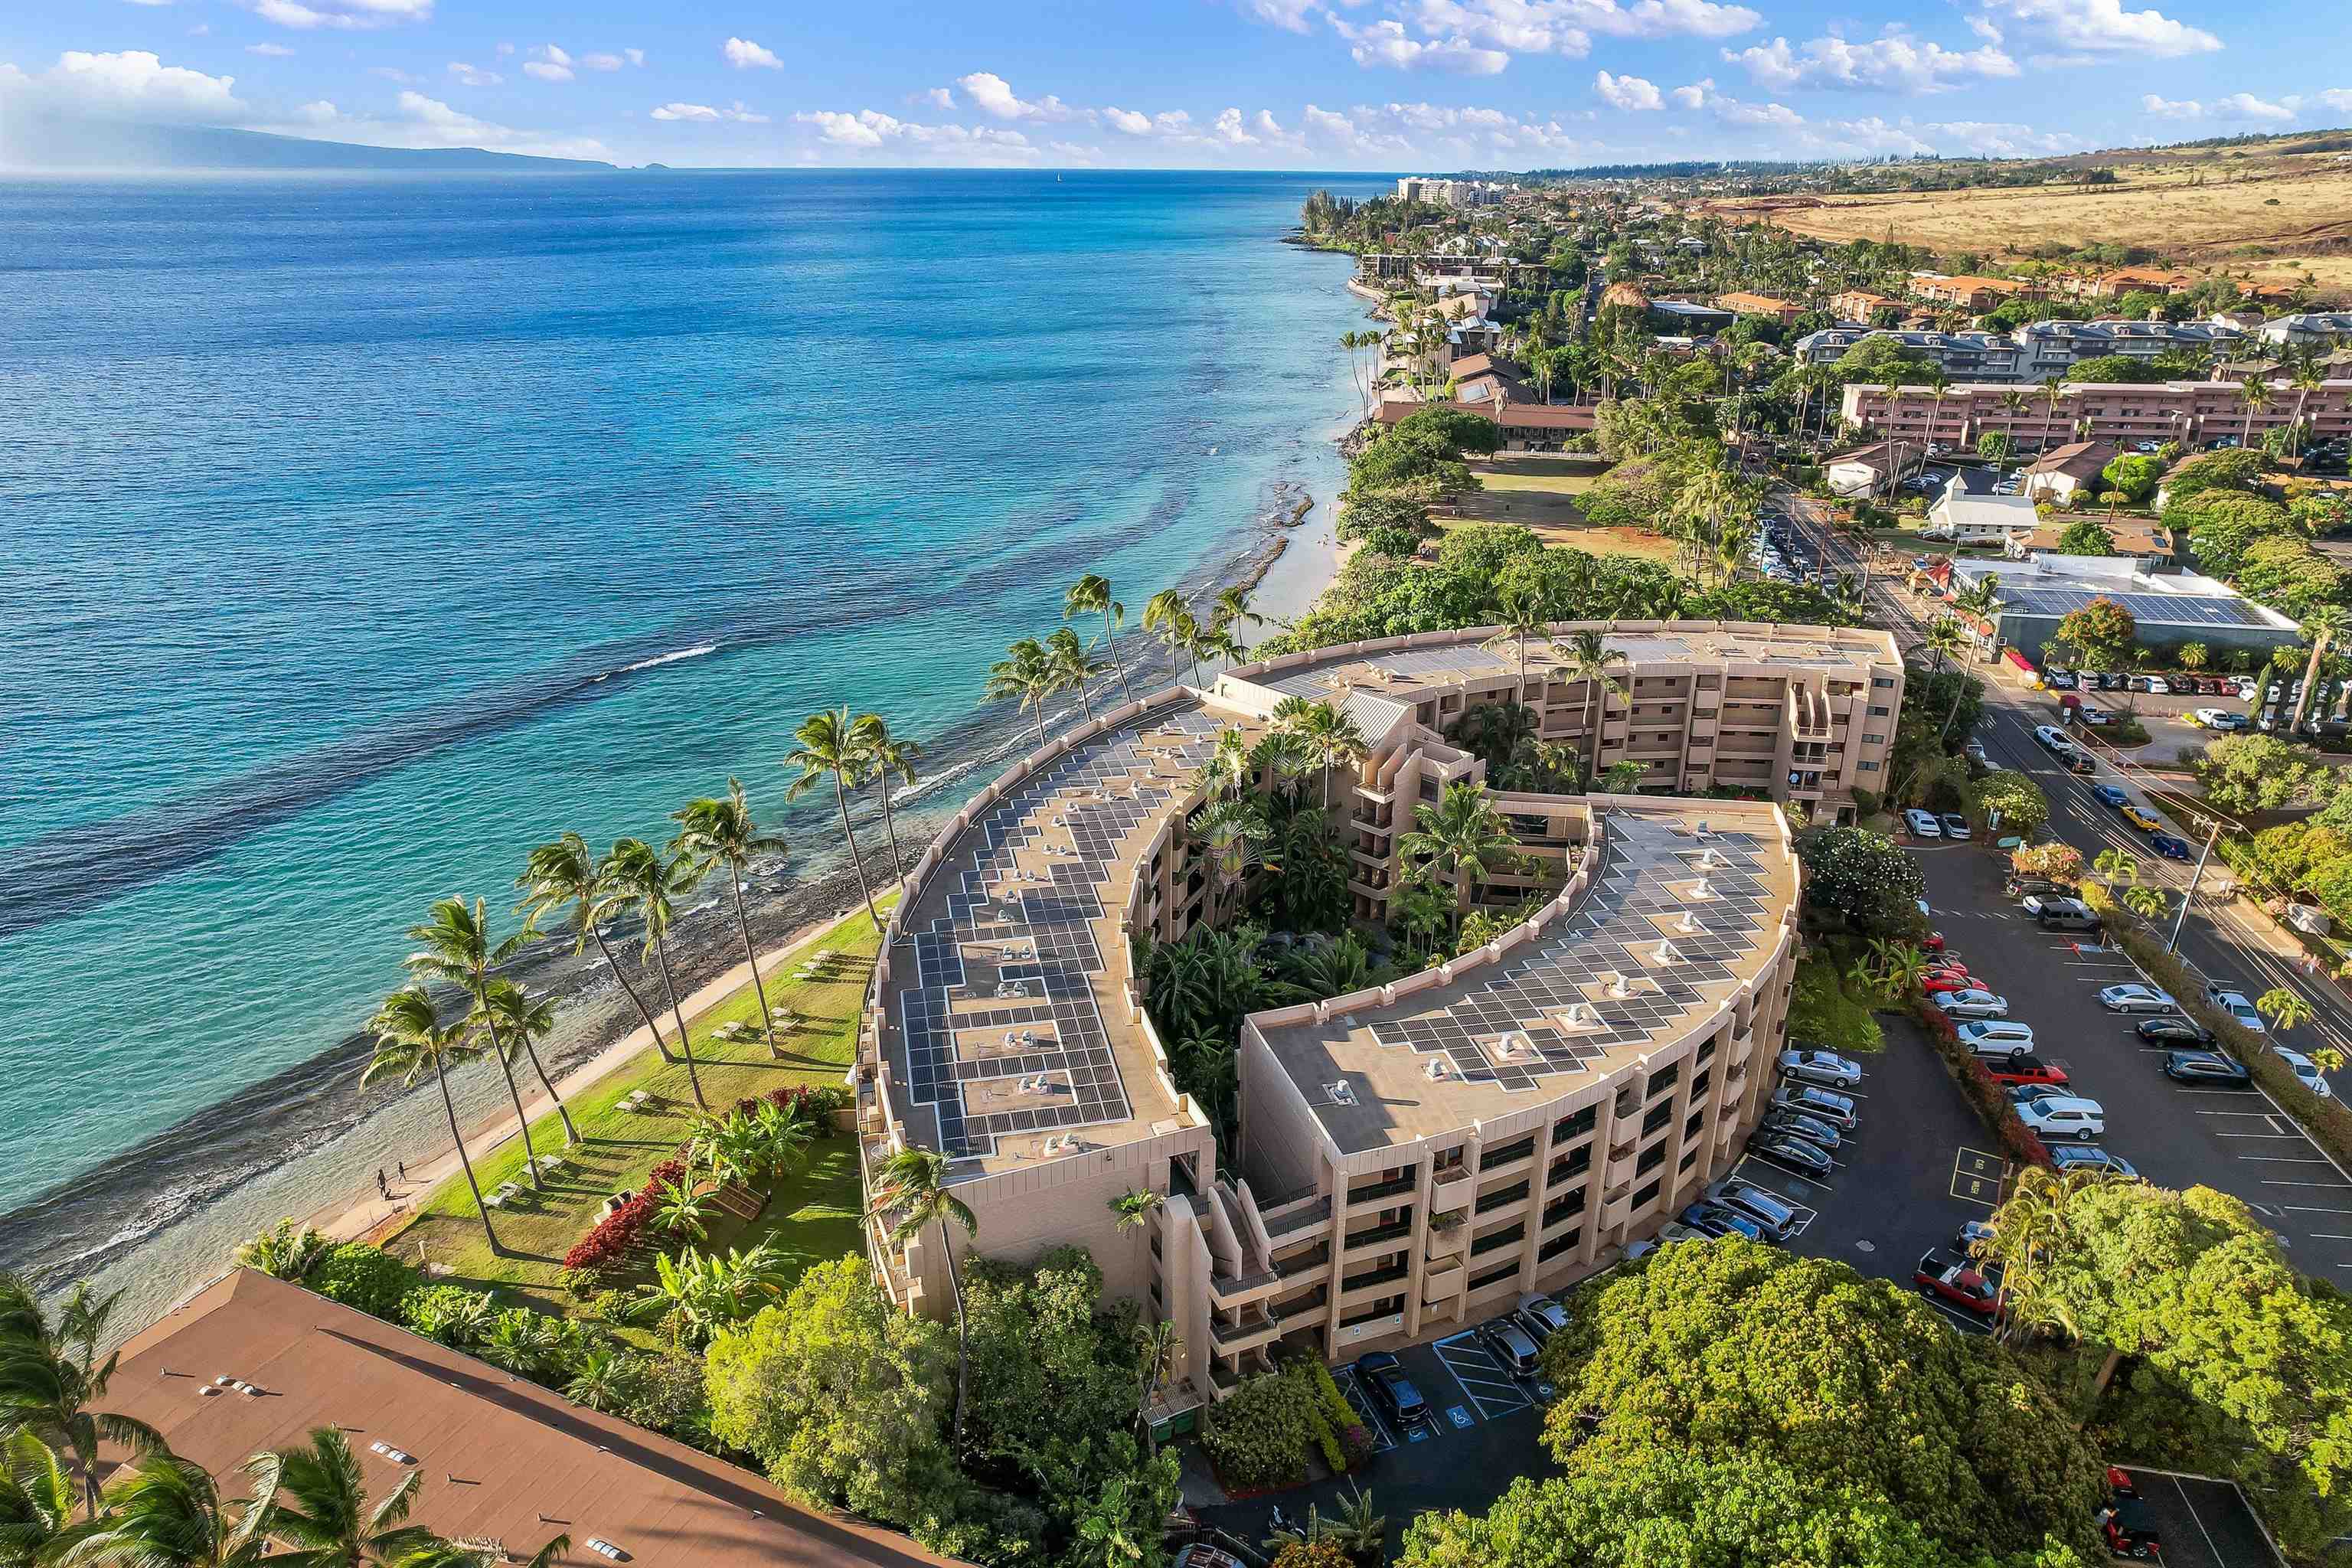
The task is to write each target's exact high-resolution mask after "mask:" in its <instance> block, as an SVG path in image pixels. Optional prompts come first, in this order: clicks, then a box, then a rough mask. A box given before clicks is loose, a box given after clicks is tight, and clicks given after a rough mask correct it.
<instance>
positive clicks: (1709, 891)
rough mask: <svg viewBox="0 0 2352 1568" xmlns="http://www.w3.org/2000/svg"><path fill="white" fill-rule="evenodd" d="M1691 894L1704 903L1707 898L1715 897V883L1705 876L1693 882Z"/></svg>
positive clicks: (1697, 900)
mask: <svg viewBox="0 0 2352 1568" xmlns="http://www.w3.org/2000/svg"><path fill="white" fill-rule="evenodd" d="M1690 896H1691V898H1692V899H1693V900H1696V902H1698V903H1702V904H1703V903H1705V902H1706V901H1707V900H1709V899H1711V898H1713V897H1715V885H1714V884H1713V883H1711V882H1709V881H1708V880H1707V879H1706V878H1705V877H1701V878H1700V879H1698V880H1697V881H1696V882H1694V883H1692V884H1691V890H1690Z"/></svg>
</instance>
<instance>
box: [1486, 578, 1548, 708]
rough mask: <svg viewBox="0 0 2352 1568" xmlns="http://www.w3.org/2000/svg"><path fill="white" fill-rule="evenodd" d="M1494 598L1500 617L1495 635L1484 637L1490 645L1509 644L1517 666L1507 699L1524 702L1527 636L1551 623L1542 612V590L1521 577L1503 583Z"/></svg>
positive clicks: (1543, 611) (1525, 692) (1542, 631)
mask: <svg viewBox="0 0 2352 1568" xmlns="http://www.w3.org/2000/svg"><path fill="white" fill-rule="evenodd" d="M1496 607H1497V608H1498V609H1499V610H1500V611H1501V618H1500V619H1498V620H1497V621H1496V623H1495V635H1494V636H1493V637H1490V638H1488V639H1487V643H1488V646H1490V647H1492V646H1494V645H1496V644H1500V643H1508V644H1509V645H1510V646H1511V648H1512V651H1513V655H1514V657H1515V658H1516V659H1517V665H1518V689H1517V690H1516V691H1514V692H1513V693H1512V694H1511V700H1513V701H1515V702H1518V701H1524V700H1526V698H1527V685H1528V638H1529V637H1541V636H1543V635H1544V632H1545V631H1546V630H1547V629H1548V628H1549V626H1550V625H1551V617H1550V616H1548V615H1547V614H1545V608H1546V606H1545V605H1544V594H1543V590H1542V589H1541V588H1540V587H1539V586H1538V585H1536V584H1532V583H1529V582H1528V581H1527V580H1526V579H1524V578H1512V579H1508V580H1507V581H1506V582H1504V583H1503V584H1501V586H1500V588H1499V590H1498V591H1497V593H1496Z"/></svg>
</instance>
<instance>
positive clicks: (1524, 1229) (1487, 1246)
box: [1470, 1219, 1528, 1258]
mask: <svg viewBox="0 0 2352 1568" xmlns="http://www.w3.org/2000/svg"><path fill="white" fill-rule="evenodd" d="M1527 1238H1528V1222H1527V1221H1525V1220H1523V1219H1522V1220H1515V1221H1513V1222H1512V1223H1511V1224H1509V1225H1507V1226H1504V1227H1503V1228H1502V1229H1501V1230H1498V1231H1496V1232H1495V1233H1494V1234H1493V1235H1492V1236H1482V1237H1479V1238H1478V1239H1477V1240H1475V1241H1474V1242H1472V1243H1471V1244H1470V1256H1471V1257H1473V1258H1475V1257H1477V1256H1478V1255H1479V1254H1480V1253H1482V1252H1492V1251H1494V1250H1495V1248H1496V1247H1508V1246H1510V1245H1511V1244H1512V1243H1514V1242H1518V1241H1525V1240H1526V1239H1527Z"/></svg>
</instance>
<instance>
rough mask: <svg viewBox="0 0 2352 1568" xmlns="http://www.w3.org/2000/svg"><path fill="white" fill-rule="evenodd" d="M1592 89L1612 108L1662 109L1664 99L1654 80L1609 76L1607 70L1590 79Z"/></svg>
mask: <svg viewBox="0 0 2352 1568" xmlns="http://www.w3.org/2000/svg"><path fill="white" fill-rule="evenodd" d="M1592 90H1593V91H1595V92H1597V93H1599V94H1600V95H1601V102H1603V103H1605V104H1608V105H1609V106H1610V107H1611V108H1612V109H1622V110H1629V111H1630V110H1641V109H1664V107H1665V106H1666V100H1664V98H1662V97H1660V96H1659V93H1658V88H1657V84H1656V83H1655V82H1649V81H1643V79H1641V78H1640V77H1637V76H1611V75H1610V74H1609V73H1608V72H1607V71H1602V72H1601V74H1600V75H1598V76H1596V77H1594V78H1593V79H1592Z"/></svg>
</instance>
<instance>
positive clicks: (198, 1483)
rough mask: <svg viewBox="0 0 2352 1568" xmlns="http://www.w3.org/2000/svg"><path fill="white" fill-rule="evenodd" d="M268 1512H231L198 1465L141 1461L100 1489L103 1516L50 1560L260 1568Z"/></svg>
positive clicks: (122, 1566)
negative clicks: (104, 1500) (104, 1504)
mask: <svg viewBox="0 0 2352 1568" xmlns="http://www.w3.org/2000/svg"><path fill="white" fill-rule="evenodd" d="M271 1523H272V1520H271V1517H270V1512H269V1510H268V1509H266V1508H263V1507H261V1506H259V1505H258V1504H257V1503H252V1502H248V1503H247V1504H245V1505H244V1506H243V1507H242V1508H236V1507H233V1506H232V1505H230V1504H227V1503H225V1502H223V1501H222V1500H221V1495H220V1489H219V1488H218V1487H216V1486H215V1485H214V1484H213V1479H212V1477H211V1476H209V1475H207V1474H206V1473H205V1468H204V1467H203V1466H202V1465H197V1464H193V1463H191V1462H190V1461H188V1460H186V1459H183V1458H177V1457H176V1456H174V1455H172V1454H165V1453H155V1454H146V1455H142V1457H141V1458H139V1459H138V1461H137V1462H136V1463H134V1464H133V1465H132V1466H131V1468H129V1469H128V1470H125V1471H123V1472H121V1474H119V1475H117V1476H116V1477H115V1479H113V1480H112V1481H111V1482H110V1483H108V1485H107V1488H106V1509H105V1512H104V1513H102V1514H100V1516H98V1517H96V1518H94V1519H92V1520H91V1521H89V1523H87V1524H85V1525H82V1526H80V1527H79V1529H77V1530H75V1531H71V1532H70V1533H69V1535H68V1539H67V1541H66V1542H64V1543H63V1544H64V1547H65V1550H64V1551H63V1552H60V1553H59V1554H58V1557H57V1558H56V1559H55V1561H57V1562H58V1563H72V1564H81V1563H92V1564H100V1565H103V1568H261V1564H262V1563H263V1562H264V1561H265V1560H267V1561H268V1562H271V1563H276V1562H281V1561H287V1560H286V1559H280V1558H275V1557H271V1556H270V1554H269V1542H268V1529H269V1526H270V1524H271Z"/></svg>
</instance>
